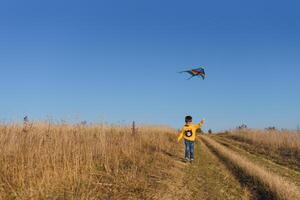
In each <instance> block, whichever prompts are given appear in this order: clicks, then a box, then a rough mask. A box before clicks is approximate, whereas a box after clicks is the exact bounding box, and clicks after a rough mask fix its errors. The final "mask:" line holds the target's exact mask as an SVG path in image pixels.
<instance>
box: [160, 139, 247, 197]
mask: <svg viewBox="0 0 300 200" xmlns="http://www.w3.org/2000/svg"><path fill="white" fill-rule="evenodd" d="M195 153H196V154H195V156H196V160H195V162H194V163H192V164H190V163H184V162H183V161H182V160H181V159H178V158H176V161H175V164H174V167H173V168H172V169H170V170H169V172H168V173H169V175H170V176H169V178H168V179H166V180H164V181H163V182H162V184H163V185H164V186H165V187H164V190H163V191H159V192H158V194H157V196H156V198H155V199H162V200H168V199H172V200H173V199H175V200H176V199H178V200H179V199H189V200H190V199H197V200H198V199H201V200H206V199H207V200H209V199H213V200H215V199H220V200H221V199H222V200H226V199H239V200H240V199H249V192H248V191H247V190H246V189H245V188H243V187H242V186H241V185H240V183H239V181H238V180H236V179H235V177H234V176H233V175H232V174H231V172H230V171H229V170H228V169H227V168H226V167H225V166H224V165H223V163H222V162H220V161H219V159H218V158H217V157H216V156H215V155H214V154H213V153H211V152H210V150H209V149H208V148H207V147H206V146H205V144H203V143H202V142H201V141H199V142H197V144H196V152H195Z"/></svg>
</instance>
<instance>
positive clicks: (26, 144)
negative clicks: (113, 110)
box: [0, 123, 300, 200]
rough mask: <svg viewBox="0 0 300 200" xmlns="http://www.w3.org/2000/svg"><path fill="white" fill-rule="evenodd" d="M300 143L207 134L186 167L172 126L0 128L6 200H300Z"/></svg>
mask: <svg viewBox="0 0 300 200" xmlns="http://www.w3.org/2000/svg"><path fill="white" fill-rule="evenodd" d="M299 141H300V138H299V135H298V134H295V133H288V132H286V133H281V132H264V131H251V130H246V131H243V132H230V133H227V134H216V135H201V136H200V137H199V138H198V141H197V142H196V160H195V162H194V163H185V162H184V161H183V159H182V157H183V144H178V142H177V131H176V130H174V129H172V128H169V127H164V126H146V125H145V126H138V127H137V129H136V130H135V131H132V128H131V126H118V125H105V124H100V125H70V124H48V123H34V124H33V125H32V126H26V127H25V129H24V127H23V125H18V124H10V125H0V199H3V200H6V199H8V200H9V199H104V200H106V199H118V200H119V199H159V200H160V199H162V200H168V199H195V200H197V199H207V200H209V199H222V200H223V199H236V200H238V199H245V200H246V199H266V198H268V199H298V198H299V193H300V191H299V187H300V171H299V169H298V167H297V166H298V164H299ZM283 152H284V153H283ZM287 152H288V153H287Z"/></svg>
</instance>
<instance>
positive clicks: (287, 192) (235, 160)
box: [201, 136, 300, 200]
mask: <svg viewBox="0 0 300 200" xmlns="http://www.w3.org/2000/svg"><path fill="white" fill-rule="evenodd" d="M201 138H202V140H203V141H204V142H205V143H206V144H207V145H208V146H210V147H211V148H212V149H213V150H214V151H215V152H217V154H218V155H219V156H220V157H222V158H223V159H225V160H226V161H228V162H230V163H232V165H233V166H234V167H235V168H237V169H240V170H241V171H242V173H244V174H246V175H247V176H249V177H251V178H252V179H253V180H254V182H256V181H258V182H260V184H261V185H262V187H264V188H266V189H267V190H266V191H268V190H270V191H271V192H272V193H273V194H274V195H275V197H276V198H279V199H287V200H294V199H300V188H299V187H297V186H296V185H295V184H293V183H292V182H290V181H288V180H286V179H284V178H282V177H281V176H278V175H277V174H274V173H271V172H270V171H268V170H266V169H264V168H263V167H261V166H258V165H256V164H254V163H253V162H251V161H249V160H248V159H246V158H244V157H242V156H240V155H238V154H237V153H235V152H234V151H232V150H230V149H228V148H227V147H225V146H223V145H221V144H219V143H218V142H216V141H215V140H213V139H211V138H210V137H208V136H201ZM266 191H265V192H266ZM272 198H274V197H272Z"/></svg>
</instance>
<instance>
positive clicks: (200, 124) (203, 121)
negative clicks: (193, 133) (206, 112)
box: [195, 119, 205, 129]
mask: <svg viewBox="0 0 300 200" xmlns="http://www.w3.org/2000/svg"><path fill="white" fill-rule="evenodd" d="M204 124H205V119H202V120H201V122H199V124H197V125H195V127H196V129H199V128H201V127H202V126H203V125H204Z"/></svg>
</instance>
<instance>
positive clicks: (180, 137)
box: [177, 129, 184, 142]
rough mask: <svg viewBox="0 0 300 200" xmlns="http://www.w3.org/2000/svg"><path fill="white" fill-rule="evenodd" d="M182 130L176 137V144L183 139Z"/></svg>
mask: <svg viewBox="0 0 300 200" xmlns="http://www.w3.org/2000/svg"><path fill="white" fill-rule="evenodd" d="M183 132H184V131H183V129H181V131H180V133H179V136H178V139H177V140H178V142H180V140H181V139H182V137H183Z"/></svg>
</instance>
